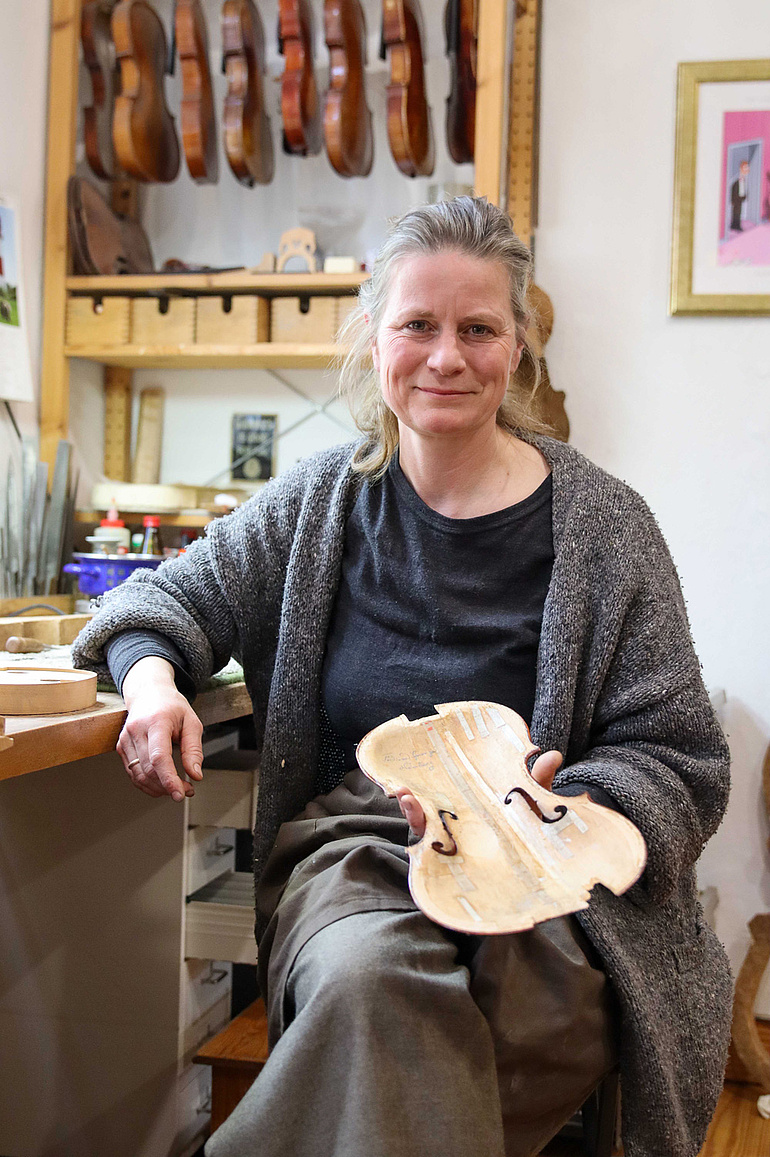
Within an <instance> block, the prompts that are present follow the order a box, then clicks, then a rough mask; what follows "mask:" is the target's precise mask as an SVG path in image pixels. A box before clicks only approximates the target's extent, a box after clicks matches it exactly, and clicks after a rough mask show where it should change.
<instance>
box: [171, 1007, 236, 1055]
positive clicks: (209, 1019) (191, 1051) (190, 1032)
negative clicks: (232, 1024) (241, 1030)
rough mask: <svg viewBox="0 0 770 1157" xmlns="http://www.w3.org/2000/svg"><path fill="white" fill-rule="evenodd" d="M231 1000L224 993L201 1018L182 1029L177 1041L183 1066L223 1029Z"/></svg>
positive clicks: (228, 1018)
mask: <svg viewBox="0 0 770 1157" xmlns="http://www.w3.org/2000/svg"><path fill="white" fill-rule="evenodd" d="M230 1005H231V999H230V993H229V992H226V993H225V994H224V996H220V998H219V1000H218V1001H217V1002H216V1004H213V1005H212V1006H211V1008H209V1009H207V1010H206V1012H204V1013H203V1015H202V1016H199V1017H198V1019H197V1020H195V1021H193V1023H192V1024H188V1025H187V1027H186V1028H184V1029H182V1032H181V1034H180V1041H179V1060H180V1063H181V1064H183V1065H189V1064H191V1063H192V1059H193V1057H194V1056H195V1054H196V1053H197V1051H198V1049H199V1048H201V1046H202V1045H204V1044H205V1043H206V1041H208V1040H211V1038H212V1037H213V1036H215V1035H216V1034H217V1033H218V1032H219V1030H220V1029H221V1028H224V1026H225V1025H226V1024H228V1023H229V1021H230V1019H231V1009H230Z"/></svg>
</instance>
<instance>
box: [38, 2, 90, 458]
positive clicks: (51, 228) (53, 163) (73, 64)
mask: <svg viewBox="0 0 770 1157" xmlns="http://www.w3.org/2000/svg"><path fill="white" fill-rule="evenodd" d="M79 45H80V0H51V47H50V58H49V59H50V66H49V80H48V145H47V151H46V156H47V160H46V172H47V178H46V199H45V251H44V265H43V269H44V273H43V279H44V280H43V356H42V380H41V389H40V456H41V458H42V460H43V461H44V462H48V464H49V474H50V470H51V468H52V466H53V461H54V459H55V457H56V446H57V443H58V441H59V439H60V438H66V437H67V434H68V431H69V363H68V361H67V358H66V357H65V355H64V316H65V307H66V290H65V279H66V277H67V273H68V268H69V266H68V262H69V245H68V237H67V180H68V178H69V177H70V175H71V174H72V173H73V172H74V170H75V138H76V133H77V111H78V73H79V59H80V49H79Z"/></svg>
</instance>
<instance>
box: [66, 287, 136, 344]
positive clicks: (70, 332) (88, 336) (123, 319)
mask: <svg viewBox="0 0 770 1157" xmlns="http://www.w3.org/2000/svg"><path fill="white" fill-rule="evenodd" d="M130 334H131V299H130V298H128V297H104V298H102V300H101V301H98V300H97V299H95V298H93V297H70V298H69V299H68V301H67V320H66V330H65V344H66V345H67V346H87V345H126V344H127V343H128V341H129V338H130Z"/></svg>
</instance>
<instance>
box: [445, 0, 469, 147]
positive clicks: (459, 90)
mask: <svg viewBox="0 0 770 1157" xmlns="http://www.w3.org/2000/svg"><path fill="white" fill-rule="evenodd" d="M476 15H477V14H476V0H448V3H447V6H446V10H445V13H444V31H445V33H446V50H447V56H448V58H449V71H450V87H449V96H448V97H447V102H446V139H447V148H448V149H449V155H450V156H451V158H452V160H453V161H454V162H455V163H456V164H458V165H462V164H465V163H466V162H468V161H472V160H473V150H474V146H475V137H476V45H477V31H476V29H477V20H476Z"/></svg>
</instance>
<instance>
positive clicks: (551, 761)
mask: <svg viewBox="0 0 770 1157" xmlns="http://www.w3.org/2000/svg"><path fill="white" fill-rule="evenodd" d="M561 765H562V755H561V752H560V751H544V752H543V753H542V755H538V757H537V759H536V760H535V762H534V763H533V764H532V768H531V770H530V775H531V776H532V778H533V779H534V780H536V781H537V782H538V783H539V784H540V786H541V787H544V788H546V789H547V790H548V791H550V790H551V784H552V783H553V777H554V776H555V775H556V772H557V771H558V770H559V768H560V767H561ZM396 799H397V800H398V805H399V807H400V808H401V811H402V813H403V815H404V817H405V819H406V820H407V821H408V823H409V827H410V828H411V829H412V831H413V832H414V834H415V836H416V837H417V839H418V840H421V839H422V837H423V836H424V835H425V812H424V811H423V810H422V807H421V806H420V804H419V803H418V802H417V800H416V798H415V797H414V796H413V795H412V793H411V792H410V791H409V790H408V789H407V788H405V787H403V788H400V789H399V790H398V791H397V792H396Z"/></svg>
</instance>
